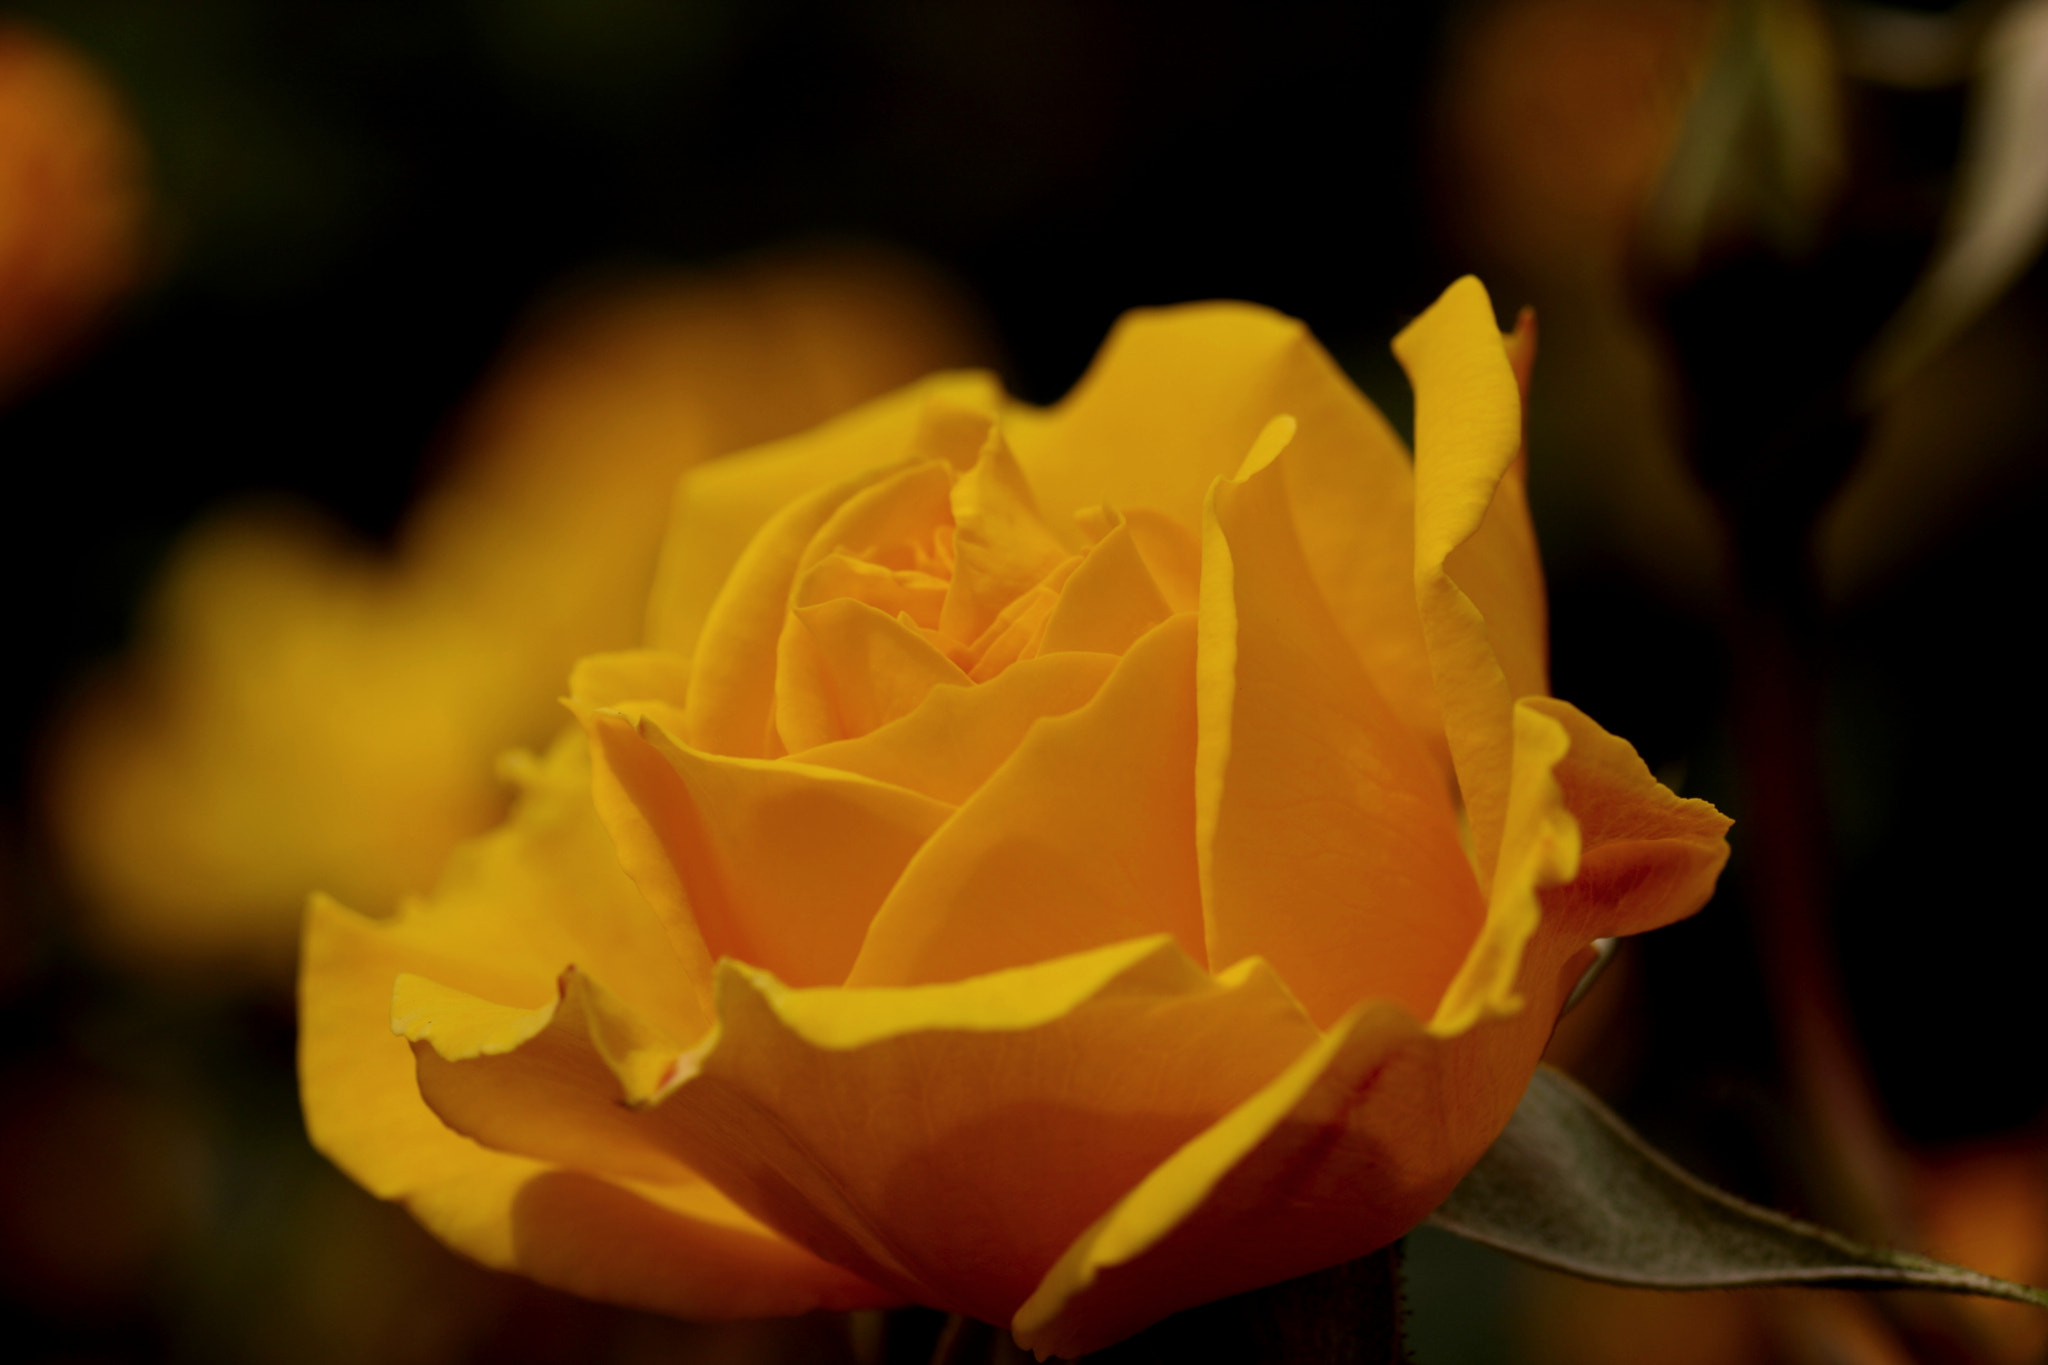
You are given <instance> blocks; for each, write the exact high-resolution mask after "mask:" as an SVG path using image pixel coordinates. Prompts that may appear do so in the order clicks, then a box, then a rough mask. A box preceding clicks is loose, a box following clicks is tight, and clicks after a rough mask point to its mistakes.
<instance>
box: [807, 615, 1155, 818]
mask: <svg viewBox="0 0 2048 1365" xmlns="http://www.w3.org/2000/svg"><path fill="white" fill-rule="evenodd" d="M1116 662H1117V661H1116V659H1115V658H1114V657H1112V656H1111V655H1108V654H1087V653H1079V652H1067V653H1059V654H1041V655H1040V656H1038V657H1037V658H1035V659H1026V660H1024V661H1023V662H1021V663H1017V664H1013V665H1012V666H1010V667H1009V668H1006V669H1004V670H1003V671H1002V672H1001V673H999V674H997V675H996V676H995V677H993V678H991V679H990V680H989V681H987V682H985V683H979V684H976V685H975V686H972V687H960V686H957V685H950V684H941V685H939V686H937V687H934V688H933V689H932V690H931V691H930V692H928V693H926V694H925V698H924V700H923V701H922V702H920V703H918V706H917V709H916V710H914V711H912V712H911V713H910V714H909V715H907V716H904V717H902V718H901V719H899V720H893V721H890V722H889V723H888V724H887V725H882V726H878V727H876V728H875V729H874V730H873V731H871V732H869V733H868V734H865V735H862V736H860V737H859V738H857V739H843V740H840V741H838V742H837V743H833V744H821V745H819V746H818V747H817V748H815V749H806V750H805V751H804V762H806V763H809V764H812V765H814V766H817V767H820V768H838V769H840V770H842V771H844V772H850V773H859V774H861V775H862V776H863V777H871V778H873V779H875V780H876V781H877V782H887V783H889V784H891V785H892V786H897V787H903V788H906V789H908V790H910V791H914V792H922V793H924V794H925V795H926V796H929V797H931V798H933V799H934V800H937V801H945V802H949V803H951V804H953V805H958V804H960V803H961V802H963V801H965V800H967V798H968V797H970V796H972V795H974V793H975V792H976V791H978V790H980V788H981V785H982V784H983V783H984V782H986V781H988V779H989V776H990V775H991V774H992V773H994V772H995V770H996V769H997V768H999V767H1001V766H1002V765H1003V763H1004V761H1005V760H1007V759H1008V758H1009V757H1010V755H1011V754H1012V753H1014V752H1015V751H1016V748H1017V745H1018V744H1019V743H1021V742H1022V741H1023V739H1024V735H1025V733H1026V732H1027V731H1029V730H1030V728H1031V726H1032V724H1033V723H1034V722H1036V721H1038V720H1040V719H1041V718H1043V717H1046V716H1063V715H1066V714H1067V713H1068V712H1069V711H1074V710H1077V709H1079V708H1080V707H1082V706H1084V705H1086V704H1087V703H1088V701H1089V700H1090V699H1091V698H1092V697H1094V696H1095V694H1096V693H1097V692H1098V691H1100V690H1101V688H1102V684H1103V681H1104V680H1105V679H1107V678H1108V677H1109V675H1110V672H1111V670H1112V669H1114V668H1115V667H1116Z"/></svg>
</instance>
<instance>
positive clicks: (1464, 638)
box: [1394, 276, 1549, 881]
mask: <svg viewBox="0 0 2048 1365" xmlns="http://www.w3.org/2000/svg"><path fill="white" fill-rule="evenodd" d="M1517 337H1518V338H1519V339H1518V340H1516V341H1515V347H1516V353H1517V355H1522V356H1523V357H1524V358H1525V359H1526V351H1527V348H1528V346H1529V345H1531V344H1532V343H1531V342H1530V340H1529V339H1528V336H1526V335H1524V334H1522V333H1517ZM1394 350H1395V353H1396V354H1397V355H1398V356H1399V357H1400V359H1401V363H1402V365H1404V366H1405V367H1406V368H1407V370H1408V377H1409V380H1410V382H1411V383H1413V384H1414V386H1415V433H1416V437H1415V480H1416V513H1415V592H1416V597H1417V600H1418V602H1419V603H1420V606H1421V611H1422V622H1423V633H1424V637H1425V639H1426V640H1427V641H1428V645H1429V658H1430V667H1431V670H1432V672H1433V674H1434V676H1435V679H1436V689H1437V694H1438V697H1439V699H1440V701H1441V703H1442V707H1443V717H1444V727H1445V731H1446V734H1447V737H1448V739H1449V741H1450V748H1451V755H1452V758H1453V760H1454V761H1455V763H1456V765H1457V772H1458V782H1459V785H1460V787H1461V788H1462V789H1463V792H1464V797H1465V809H1466V812H1467V814H1468V815H1469V817H1470V818H1471V822H1472V833H1473V846H1474V854H1475V857H1476V858H1477V861H1478V863H1479V869H1480V875H1481V878H1482V880H1486V881H1490V880H1491V879H1492V877H1493V875H1494V867H1495V863H1496V861H1497V859H1498V858H1499V856H1500V840H1501V822H1502V820H1503V819H1504V818H1505V813H1506V803H1507V785H1508V770H1509V767H1510V765H1511V763H1512V754H1513V748H1514V736H1513V723H1512V720H1511V718H1510V711H1511V709H1512V707H1513V704H1514V701H1515V699H1516V698H1517V697H1521V696H1528V695H1531V694H1540V693H1543V692H1546V691H1548V690H1549V689H1548V684H1547V682H1546V668H1545V657H1546V644H1545V631H1546V623H1545V615H1544V605H1543V575H1542V565H1541V564H1540V562H1539V561H1538V560H1537V557H1536V542H1535V534H1534V532H1533V531H1532V530H1531V528H1530V524H1529V511H1528V499H1527V495H1526V493H1525V491H1524V487H1523V484H1524V479H1523V474H1522V466H1521V462H1520V458H1519V457H1520V453H1521V448H1522V401H1521V392H1520V387H1519V384H1518V382H1517V379H1516V372H1515V364H1514V358H1513V357H1511V356H1510V354H1509V348H1508V345H1507V344H1506V343H1505V342H1504V341H1503V339H1502V337H1501V334H1500V331H1499V329H1498V328H1497V326H1496V324H1495V322H1494V316H1493V304H1492V301H1491V300H1490V299H1488V297H1487V294H1486V289H1485V287H1484V286H1482V285H1481V284H1480V283H1479V281H1477V280H1476V279H1473V278H1471V277H1470V276H1467V277H1466V278H1464V279H1462V280H1459V281H1458V282H1457V283H1456V284H1454V285H1452V286H1451V287H1450V288H1449V289H1448V290H1446V291H1445V292H1444V295H1443V297H1442V298H1440V299H1438V300H1437V302H1436V303H1435V304H1433V305H1432V306H1431V307H1430V309H1429V311H1428V312H1426V313H1424V314H1423V315H1422V316H1421V317H1419V318H1417V319H1416V320H1415V322H1414V323H1412V324H1411V325H1410V326H1409V327H1408V329H1407V330H1406V331H1404V332H1402V333H1401V335H1400V336H1399V337H1397V338H1395V341H1394Z"/></svg>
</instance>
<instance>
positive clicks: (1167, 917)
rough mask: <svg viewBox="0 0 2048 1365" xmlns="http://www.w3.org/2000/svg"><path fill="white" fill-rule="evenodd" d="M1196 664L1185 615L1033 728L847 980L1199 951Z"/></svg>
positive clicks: (945, 834) (888, 980) (916, 874)
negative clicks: (1125, 950) (1161, 942)
mask: <svg viewBox="0 0 2048 1365" xmlns="http://www.w3.org/2000/svg"><path fill="white" fill-rule="evenodd" d="M1194 667H1195V629H1194V621H1193V619H1192V618H1190V617H1186V616H1178V617H1174V618H1173V619H1171V620H1169V621H1167V622H1166V623H1165V624H1163V625H1161V626H1159V627H1158V628H1157V629H1155V630H1153V631H1152V633H1151V634H1149V635H1147V636H1145V637H1144V638H1143V639H1141V640H1140V641H1138V643H1137V644H1135V645H1133V646H1132V647H1131V650H1130V652H1129V653H1128V654H1126V655H1124V657H1123V659H1122V660H1121V661H1119V662H1118V664H1117V666H1116V670H1115V672H1113V673H1112V674H1111V675H1110V677H1109V680H1108V681H1107V682H1105V683H1104V684H1103V685H1102V690H1101V691H1100V692H1098V693H1097V694H1096V695H1095V697H1094V699H1093V700H1092V701H1090V702H1089V703H1088V704H1087V705H1085V706H1083V707H1081V708H1080V709H1079V710H1077V711H1074V712H1073V713H1072V714H1070V715H1065V716H1060V717H1058V718H1056V719H1050V720H1041V721H1040V722H1038V724H1036V725H1035V726H1033V727H1032V729H1031V732H1030V734H1029V735H1027V736H1026V737H1025V739H1024V742H1023V743H1022V744H1021V745H1019V746H1018V748H1017V751H1016V752H1015V753H1014V754H1013V755H1011V757H1010V759H1009V761H1008V762H1006V763H1005V764H1004V765H1003V766H1002V767H1001V768H999V769H998V770H997V771H996V773H995V775H994V776H993V777H991V778H989V780H988V782H987V783H986V784H985V785H984V786H982V787H981V789H980V790H978V791H976V792H975V793H974V795H973V796H971V797H969V798H968V800H967V801H966V803H965V804H963V805H962V806H961V807H960V808H959V809H958V810H957V811H956V812H955V813H954V815H953V817H952V819H950V820H949V821H947V823H946V824H945V826H944V827H943V828H942V829H940V830H939V831H938V833H936V834H935V835H933V836H932V838H931V840H930V841H929V842H927V843H926V844H925V846H924V848H923V849H922V850H920V851H919V853H918V856H917V857H916V858H915V859H913V860H912V861H911V863H910V865H909V866H908V867H907V868H905V869H904V872H903V876H902V879H901V880H900V881H899V882H898V883H897V884H896V887H895V889H894V890H893V891H891V892H890V894H889V899H888V900H887V901H886V902H885V903H884V904H883V906H882V909H881V911H880V912H879V913H878V914H877V915H876V916H875V921H874V924H873V926H872V927H871V928H870V929H869V931H868V937H867V942H866V943H865V944H864V945H863V946H862V948H861V953H860V959H859V961H858V962H856V963H855V965H854V969H853V973H852V975H851V976H850V977H849V978H848V980H849V982H850V983H851V984H855V985H862V986H900V985H909V984H913V983H918V982H929V981H957V980H960V979H962V978H964V977H969V976H973V975H976V974H978V973H982V972H991V971H996V970H998V969H999V968H1002V967H1007V966H1012V965H1014V964H1016V963H1020V962H1039V961H1043V960H1045V959H1047V958H1052V957H1057V956H1060V955H1062V954H1065V953H1073V952H1079V951H1082V950H1084V949H1089V948H1095V947H1098V946H1100V945H1102V944H1105V943H1114V942H1117V941H1120V940H1122V939H1127V938H1131V937H1133V936H1135V935H1139V934H1152V933H1159V932H1161V931H1164V932H1166V933H1169V934H1171V935H1173V936H1174V937H1175V938H1176V939H1177V940H1178V941H1179V942H1180V944H1181V945H1182V947H1183V948H1184V949H1185V950H1186V951H1187V952H1188V953H1189V954H1190V956H1194V955H1197V954H1200V953H1201V952H1202V920H1201V898H1200V891H1199V888H1198V885H1197V882H1196V874H1195V861H1194V837H1193V836H1194V830H1193V819H1194V799H1193V769H1194V750H1195V703H1194ZM1198 960H1199V959H1198Z"/></svg>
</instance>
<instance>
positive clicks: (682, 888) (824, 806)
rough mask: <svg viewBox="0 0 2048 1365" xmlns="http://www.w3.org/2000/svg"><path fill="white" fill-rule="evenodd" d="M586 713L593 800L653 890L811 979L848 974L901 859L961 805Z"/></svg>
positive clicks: (726, 945) (726, 936) (729, 943)
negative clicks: (731, 752)
mask: <svg viewBox="0 0 2048 1365" xmlns="http://www.w3.org/2000/svg"><path fill="white" fill-rule="evenodd" d="M582 719H583V722H584V725H585V726H586V727H587V728H588V730H589V733H590V736H591V741H592V744H593V746H594V749H595V752H596V755H597V760H598V761H597V767H596V778H595V782H594V784H593V792H594V795H595V798H596V805H597V809H598V811H599V813H600V814H601V816H602V817H603V819H604V821H605V825H606V827H607V828H608V829H609V830H610V831H611V835H612V839H613V841H614V843H615V845H616V847H617V849H618V861H619V864H620V865H621V866H623V867H624V869H625V871H626V873H627V874H628V875H630V876H631V877H632V879H633V881H634V883H635V884H637V885H638V886H639V887H640V889H641V891H642V892H643V893H644V894H645V895H646V896H647V898H648V900H649V901H650V902H651V903H653V904H654V905H655V906H657V907H659V908H660V909H661V910H662V911H663V913H664V914H666V915H667V916H668V917H669V918H671V919H674V920H677V921H684V922H688V923H690V924H692V925H693V926H695V928H696V930H697V931H698V932H700V933H701V934H702V935H703V941H704V943H705V945H706V946H707V948H708V949H709V951H710V952H711V953H712V954H713V955H714V956H717V957H726V956H731V957H737V958H741V959H744V960H745V961H748V962H754V963H759V964H762V965H763V966H766V967H768V968H769V969H771V970H773V971H775V972H776V973H778V974H779V975H782V976H785V977H787V978H788V979H790V980H791V981H795V982H798V983H801V984H804V985H827V984H836V983H838V982H840V981H842V980H844V979H845V977H846V973H847V970H848V968H849V967H851V966H852V964H853V960H854V955H855V953H856V952H857V951H858V950H859V948H860V944H861V938H862V935H863V934H864V933H865V932H866V931H867V927H868V922H869V921H870V920H871V919H872V918H873V917H874V915H875V912H876V910H877V909H878V908H879V907H880V906H881V904H882V901H883V897H884V896H886V895H887V894H888V893H889V889H890V888H891V887H892V886H894V885H895V883H896V881H897V879H898V877H899V876H900V875H901V873H902V871H903V867H904V864H906V863H907V862H909V860H910V858H911V855H912V854H914V853H915V852H916V851H917V849H918V848H919V846H920V845H922V844H923V843H924V841H925V839H926V837H927V836H929V835H930V834H931V832H932V831H933V830H934V829H937V828H938V827H939V825H940V824H941V823H942V822H943V821H944V820H945V818H946V817H947V815H949V814H950V813H951V812H952V810H953V808H952V807H951V806H949V805H946V804H945V803H943V802H939V801H934V800H932V799H931V798H930V797H927V796H921V795H919V794H918V793H916V792H911V791H905V790H903V789H902V788H900V787H892V786H888V785H886V784H884V783H880V782H875V781H872V780H870V779H868V778H864V777H859V776H856V775H854V774H852V773H847V772H841V771H838V770H836V769H831V768H817V767H812V766H810V765H808V764H803V763H797V762H793V761H790V760H780V761H775V760H764V759H745V758H728V757H725V756H723V755H717V754H707V753H704V752H702V751H700V750H696V749H691V748H689V747H687V746H684V745H679V744H676V743H675V742H673V741H672V740H671V739H670V738H669V737H668V736H667V735H666V734H664V733H663V732H662V731H661V730H660V729H659V728H658V727H655V726H651V725H644V724H643V725H638V726H636V725H635V724H634V723H633V722H632V721H630V720H628V719H627V718H626V717H624V716H622V715H618V714H616V713H612V712H604V711H584V712H583V713H582ZM564 960H565V961H568V960H573V959H564ZM608 984H609V983H608Z"/></svg>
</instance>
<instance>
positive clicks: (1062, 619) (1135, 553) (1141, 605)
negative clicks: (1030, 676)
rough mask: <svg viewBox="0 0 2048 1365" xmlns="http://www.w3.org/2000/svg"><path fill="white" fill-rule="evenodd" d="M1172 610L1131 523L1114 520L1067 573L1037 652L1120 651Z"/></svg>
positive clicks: (1098, 652)
mask: <svg viewBox="0 0 2048 1365" xmlns="http://www.w3.org/2000/svg"><path fill="white" fill-rule="evenodd" d="M1172 614H1173V612H1172V610H1171V609H1170V608H1169V607H1168V606H1167V605H1166V598H1165V596H1164V595H1163V594H1162V593H1161V592H1160V591H1159V584H1158V583H1157V582H1156V581H1154V579H1153V577H1152V570H1151V569H1150V568H1149V567H1147V565H1146V563H1145V556H1144V553H1143V551H1141V550H1140V549H1139V548H1138V541H1137V538H1136V536H1135V535H1134V534H1133V533H1132V531H1131V528H1130V524H1129V523H1128V522H1124V521H1121V520H1119V522H1118V523H1117V525H1116V526H1115V527H1114V528H1112V529H1111V530H1110V532H1109V533H1108V534H1107V535H1105V536H1103V537H1102V539H1100V540H1098V541H1096V542H1095V544H1094V545H1093V546H1092V547H1091V548H1090V549H1089V551H1088V553H1087V554H1086V555H1085V556H1083V558H1082V560H1081V563H1080V564H1079V566H1077V567H1076V568H1075V570H1074V572H1073V573H1072V575H1070V576H1069V577H1068V579H1067V582H1066V586H1065V587H1064V588H1063V589H1061V591H1060V597H1059V603H1058V605H1056V606H1055V607H1054V608H1053V610H1052V617H1051V619H1050V620H1048V621H1047V622H1046V626H1045V639H1044V641H1043V642H1042V643H1041V644H1040V645H1039V652H1040V653H1041V654H1052V653H1058V652H1060V651H1062V650H1087V651H1090V652H1092V653H1097V654H1121V653H1123V652H1124V651H1125V650H1126V649H1129V648H1130V647H1131V645H1132V643H1133V642H1134V641H1136V640H1137V638H1138V637H1139V636H1140V635H1143V634H1144V633H1145V632H1146V631H1148V630H1150V629H1152V627H1154V626H1156V625H1158V624H1159V623H1160V622H1161V621H1164V620H1165V619H1166V618H1167V617H1169V616H1171V615H1172Z"/></svg>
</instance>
